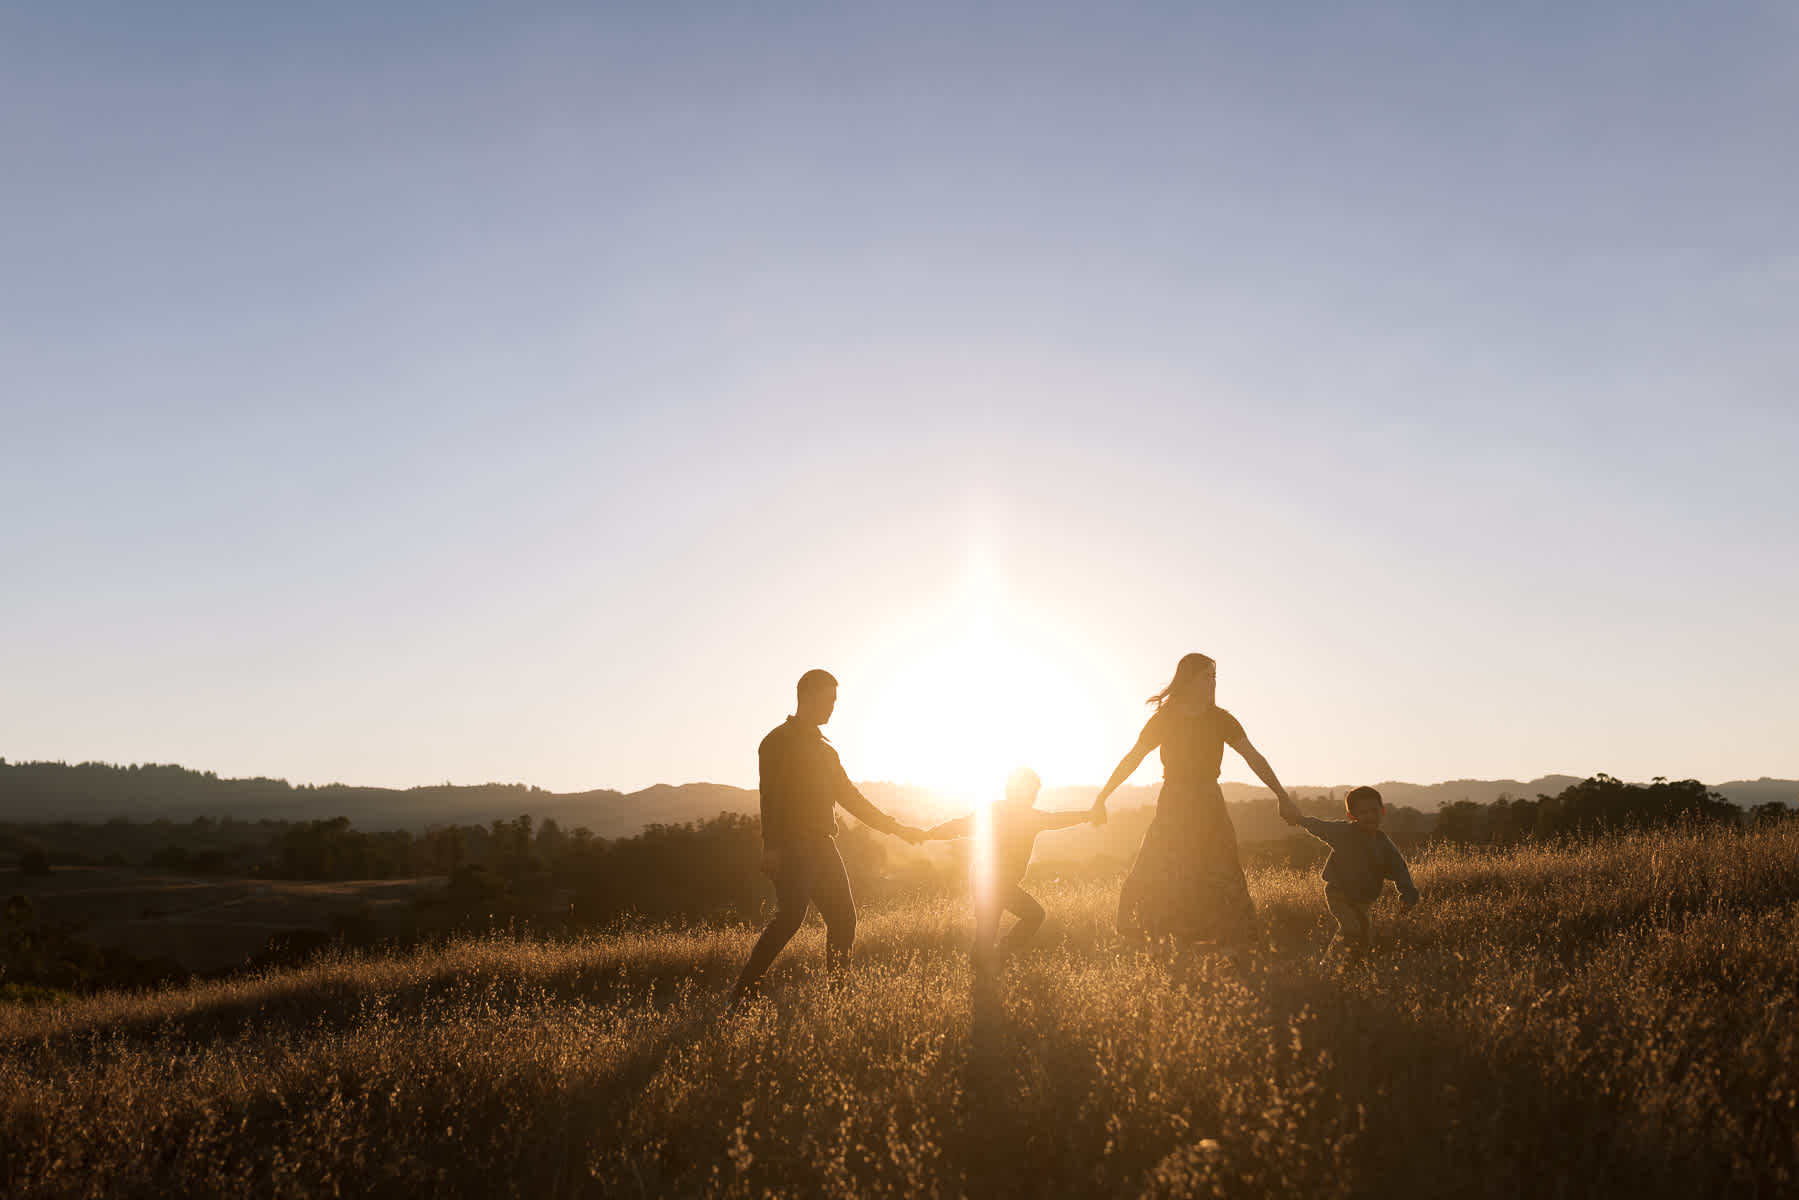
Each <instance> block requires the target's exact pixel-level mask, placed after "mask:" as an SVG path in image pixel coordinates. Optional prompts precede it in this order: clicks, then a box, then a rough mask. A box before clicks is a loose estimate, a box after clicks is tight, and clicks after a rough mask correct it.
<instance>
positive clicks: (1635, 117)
mask: <svg viewBox="0 0 1799 1200" xmlns="http://www.w3.org/2000/svg"><path fill="white" fill-rule="evenodd" d="M1796 112H1799V17H1795V15H1794V12H1793V10H1792V8H1791V7H1790V6H1787V5H1779V4H1772V3H1769V4H1754V3H1750V4H1726V5H1719V6H1712V7H1710V8H1703V9H1701V8H1695V7H1692V6H1684V5H1642V4H1610V5H1607V4H1600V5H1586V6H1581V7H1580V8H1579V9H1578V11H1569V10H1567V9H1566V8H1565V6H1559V5H1548V4H1525V5H1509V6H1492V5H1472V4H1459V3H1457V4H1425V3H1421V2H1420V3H1391V4H1368V5H1353V6H1341V5H1330V6H1324V5H1320V6H1316V7H1315V8H1309V9H1308V8H1306V7H1304V6H1301V7H1297V8H1296V7H1293V6H1280V8H1279V11H1278V12H1276V11H1275V10H1273V9H1271V8H1270V7H1269V6H1257V5H1247V4H1242V5H1231V4H1226V5H1143V6H1136V5H1124V6H1086V5H1043V4H1029V5H1024V4H1018V5H993V6H982V7H981V9H980V11H978V12H970V11H964V10H963V6H957V5H934V4H920V5H906V6H875V5H854V4H852V5H782V4H776V5H759V6H754V8H753V11H752V10H751V9H748V8H744V7H742V6H728V5H712V4H658V5H643V6H638V7H621V6H597V7H596V6H586V5H572V4H571V5H562V4H539V5H506V6H498V5H495V6H479V5H453V4H446V5H398V4H396V5H383V6H378V11H377V8H376V7H371V6H364V5H350V4H341V5H339V4H323V5H308V6H297V7H295V8H293V9H292V10H279V11H277V10H269V11H266V12H265V11H260V10H252V9H246V8H244V7H243V6H240V5H223V4H220V5H197V4H186V5H184V4H165V5H156V6H150V7H146V6H141V5H84V4H79V3H75V4H24V5H16V6H11V7H9V8H8V9H6V10H5V11H4V12H0V145H3V146H4V149H5V161H6V170H5V172H4V175H3V176H0V264H3V265H4V273H5V278H6V280H7V286H6V287H5V288H3V289H0V362H3V363H4V368H3V374H0V434H4V440H3V444H4V446H5V466H6V469H5V471H4V472H3V473H0V503H3V504H4V506H5V511H7V512H8V513H9V514H12V519H10V520H8V521H6V522H5V523H4V525H3V526H0V554H3V555H4V557H5V561H6V562H7V564H8V567H9V569H8V571H7V572H6V583H7V586H6V587H5V588H4V589H3V590H0V620H4V624H5V628H6V629H7V630H8V636H7V638H6V639H5V642H4V649H0V677H4V679H5V680H6V681H7V686H6V687H5V688H4V689H0V754H4V755H5V756H6V757H7V758H8V759H11V760H15V761H17V760H27V759H40V758H50V759H56V758H62V759H67V760H69V761H78V760H83V759H101V760H106V761H118V762H128V761H178V762H182V763H185V764H188V765H192V766H197V767H202V768H209V769H216V770H219V771H220V772H221V773H227V774H268V775H276V776H282V777H286V778H289V779H291V780H293V781H295V782H315V783H322V782H328V781H332V780H342V781H345V782H355V783H368V784H388V785H394V786H406V785H411V784H422V783H435V782H442V781H444V780H446V779H448V780H451V781H454V782H461V783H474V782H483V781H487V780H507V781H510V780H519V781H524V782H530V783H535V784H540V785H542V786H545V787H551V788H554V789H557V790H573V789H578V788H587V787H600V786H615V787H624V788H635V787H641V786H645V785H648V784H650V783H655V782H682V781H687V780H698V779H711V780H717V781H721V782H728V783H737V784H743V785H753V783H754V747H755V743H756V741H757V739H758V738H759V737H760V735H761V733H762V732H763V731H764V730H765V729H766V728H767V727H768V726H770V725H772V724H774V723H775V722H776V721H778V720H779V719H780V717H781V716H782V715H783V714H784V713H785V712H787V711H789V710H790V707H791V687H792V682H793V680H794V679H795V678H797V676H798V675H799V673H800V672H801V671H803V670H804V669H806V668H808V667H811V666H818V665H822V666H827V667H829V668H831V669H832V670H833V671H835V672H836V673H837V674H838V676H839V677H840V679H842V681H843V688H844V690H843V700H842V703H841V705H840V708H839V715H838V718H837V720H835V721H834V722H833V724H832V727H831V729H832V733H833V735H834V737H835V738H836V740H837V741H838V743H839V745H840V747H841V748H842V749H843V752H844V756H845V758H846V761H847V762H848V763H849V765H850V768H851V770H852V772H853V773H855V774H856V775H858V776H859V777H868V778H877V777H878V778H895V779H915V780H920V781H932V782H944V783H949V784H953V785H955V786H963V787H969V788H979V787H982V786H985V783H984V781H986V780H988V779H994V780H997V778H998V776H995V775H993V774H992V773H991V772H992V771H994V770H998V769H1003V767H1004V766H1009V765H1014V764H1015V763H1019V762H1028V763H1032V764H1033V765H1036V766H1038V767H1039V769H1040V770H1041V771H1042V772H1043V774H1044V776H1045V778H1046V780H1048V781H1049V782H1051V783H1074V782H1092V783H1094V784H1097V783H1098V782H1099V781H1101V780H1102V779H1103V778H1104V777H1105V775H1106V773H1107V772H1108V771H1109V770H1110V767H1111V765H1112V763H1113V762H1114V761H1115V760H1116V758H1117V756H1118V755H1119V754H1120V753H1122V752H1123V750H1124V749H1125V748H1126V747H1127V746H1128V744H1129V742H1130V740H1131V738H1132V736H1133V734H1134V732H1135V728H1136V725H1137V723H1138V722H1139V721H1140V720H1141V719H1142V716H1143V715H1144V714H1143V709H1142V705H1141V700H1142V697H1143V696H1145V695H1148V694H1149V693H1150V692H1151V691H1153V690H1155V689H1156V688H1157V687H1159V686H1160V684H1161V683H1162V682H1163V681H1164V680H1165V679H1166V677H1167V675H1168V674H1169V672H1170V671H1171V670H1172V667H1173V664H1174V661H1175V659H1176V658H1178V657H1179V655H1180V654H1181V653H1183V652H1185V651H1187V650H1191V649H1200V650H1204V651H1206V652H1208V653H1211V654H1213V655H1215V656H1216V657H1218V658H1219V659H1220V662H1221V669H1222V677H1221V683H1220V698H1221V702H1222V703H1224V704H1225V705H1226V706H1228V707H1231V708H1232V709H1233V711H1236V712H1237V714H1238V715H1239V716H1240V717H1241V718H1243V720H1244V721H1245V723H1246V725H1247V726H1248V727H1249V729H1250V732H1251V735H1252V737H1253V738H1254V739H1255V740H1256V742H1257V744H1258V745H1259V746H1260V747H1261V748H1262V749H1263V750H1264V752H1265V753H1267V755H1268V756H1269V758H1270V759H1271V761H1272V762H1273V763H1274V765H1275V767H1276V769H1277V770H1278V771H1280V772H1281V774H1282V776H1283V778H1286V779H1288V780H1289V781H1290V782H1295V783H1317V784H1337V783H1351V782H1362V781H1366V780H1378V779H1391V778H1398V779H1408V780H1413V781H1418V782H1428V781H1433V780H1438V779H1444V778H1456V777H1506V776H1509V777H1518V778H1528V777H1531V776H1533V775H1536V774H1541V773H1546V772H1567V773H1573V774H1588V773H1592V772H1595V771H1608V772H1610V773H1612V774H1615V775H1620V776H1623V777H1626V778H1647V777H1649V776H1651V775H1668V776H1671V777H1687V776H1692V777H1697V778H1701V779H1705V780H1707V781H1710V782H1720V781H1723V780H1725V779H1729V778H1740V777H1755V776H1758V775H1785V776H1789V777H1791V776H1795V775H1799V748H1796V744H1795V743H1794V741H1793V740H1792V737H1791V734H1790V730H1791V729H1793V728H1795V727H1799V700H1796V699H1795V696H1799V690H1796V689H1794V688H1793V686H1792V684H1791V680H1792V679H1794V678H1795V677H1799V641H1796V639H1795V637H1794V635H1793V620H1792V616H1791V614H1792V612H1793V611H1795V608H1796V601H1799V568H1796V567H1795V566H1794V565H1793V561H1794V557H1795V556H1794V555H1793V553H1792V551H1791V546H1792V543H1793V540H1794V536H1793V535H1794V533H1795V531H1796V530H1799V487H1796V484H1795V473H1794V470H1793V463H1794V461H1795V453H1796V451H1799V406H1796V405H1795V403H1794V397H1795V396H1796V395H1799V339H1795V338H1794V337H1793V332H1792V331H1793V330H1794V329H1795V328H1799V236H1795V235H1796V234H1799V229H1796V228H1795V223H1796V222H1795V217H1794V215H1793V214H1795V213H1799V154H1796V153H1795V151H1794V149H1793V146H1794V142H1793V139H1792V136H1791V129H1792V124H1793V119H1794V115H1795V113H1796ZM1152 771H1153V768H1145V776H1146V777H1148V775H1149V774H1150V773H1151V772H1152ZM1233 771H1235V775H1234V776H1233V775H1232V772H1233ZM1227 777H1238V778H1247V777H1248V776H1247V774H1246V773H1245V772H1244V771H1243V769H1242V768H1241V766H1240V764H1237V763H1236V762H1235V760H1234V759H1233V760H1232V761H1231V762H1230V763H1229V764H1227ZM995 786H997V783H996V784H995Z"/></svg>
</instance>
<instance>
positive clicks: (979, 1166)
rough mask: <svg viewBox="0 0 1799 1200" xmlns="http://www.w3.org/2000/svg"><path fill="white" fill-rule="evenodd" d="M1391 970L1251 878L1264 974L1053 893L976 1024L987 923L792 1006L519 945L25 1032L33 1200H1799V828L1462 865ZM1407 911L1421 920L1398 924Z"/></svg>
mask: <svg viewBox="0 0 1799 1200" xmlns="http://www.w3.org/2000/svg"><path fill="white" fill-rule="evenodd" d="M1414 875H1415V878H1416V879H1417V882H1418V884H1419V887H1420V888H1421V890H1422V891H1423V894H1424V903H1423V905H1422V906H1421V907H1420V908H1419V909H1417V910H1416V911H1415V912H1414V913H1412V914H1410V915H1408V916H1400V915H1399V914H1398V912H1397V905H1396V904H1394V903H1393V902H1392V901H1391V899H1390V898H1389V899H1388V900H1386V901H1383V902H1382V903H1381V904H1380V905H1378V906H1377V910H1376V911H1377V922H1378V928H1379V936H1380V941H1381V950H1380V953H1379V954H1377V956H1376V957H1375V959H1374V960H1373V961H1372V962H1371V963H1369V964H1366V965H1352V966H1348V967H1343V966H1342V965H1341V964H1327V963H1324V962H1321V961H1320V959H1321V952H1322V950H1323V949H1324V946H1325V944H1326V941H1327V940H1328V931H1329V921H1328V917H1327V916H1326V914H1325V910H1324V905H1323V901H1322V890H1321V885H1320V884H1319V882H1318V881H1317V879H1316V876H1315V874H1313V873H1311V872H1305V873H1302V872H1299V871H1295V870H1291V869H1284V868H1278V867H1265V868H1257V869H1252V871H1251V873H1250V888H1251V892H1252V894H1253V895H1254V897H1255V899H1256V901H1257V904H1258V906H1259V909H1260V911H1261V916H1262V929H1263V934H1264V945H1263V947H1262V948H1261V950H1260V952H1259V953H1258V954H1256V955H1255V956H1254V958H1253V959H1252V960H1251V961H1250V962H1249V963H1248V964H1247V965H1246V966H1244V967H1243V968H1241V969H1238V968H1235V967H1233V966H1231V965H1230V964H1228V963H1225V962H1222V961H1220V960H1216V959H1212V958H1207V957H1198V958H1194V959H1190V960H1189V959H1181V958H1171V957H1169V956H1167V955H1163V954H1153V953H1145V952H1143V951H1140V950H1135V949H1131V948H1129V947H1126V946H1124V945H1121V944H1120V943H1119V942H1118V940H1117V939H1116V937H1115V936H1114V935H1113V933H1112V932H1111V906H1112V904H1113V902H1114V899H1115V897H1116V885H1115V882H1113V883H1105V882H1100V883H1095V882H1090V881H1081V882H1067V883H1059V882H1056V881H1053V880H1050V881H1043V882H1041V883H1039V884H1033V885H1032V887H1033V890H1034V891H1035V892H1036V894H1037V895H1038V896H1039V898H1040V899H1042V900H1043V901H1044V903H1045V904H1046V906H1047V907H1048V908H1049V910H1050V914H1051V918H1050V923H1049V924H1048V926H1046V928H1045V930H1044V935H1043V937H1042V938H1041V940H1040V944H1039V945H1038V946H1036V947H1035V948H1034V949H1033V950H1031V951H1029V952H1027V953H1025V954H1023V955H1022V956H1020V957H1018V958H1016V959H1014V960H1013V961H1012V962H1011V963H1009V964H1008V966H1007V967H1006V970H1005V972H1004V975H1003V977H1002V978H1001V979H1000V980H999V981H998V982H997V983H996V984H993V985H991V986H981V987H976V986H975V982H974V976H973V975H972V973H971V971H970V969H969V966H968V962H967V957H966V954H965V953H964V944H965V942H966V939H967V937H968V936H969V933H970V928H971V921H970V917H969V914H968V911H967V907H966V905H965V904H964V903H963V901H962V899H961V898H960V897H957V896H943V895H917V896H913V897H910V898H906V899H901V900H894V901H884V902H882V903H879V904H871V905H869V906H867V907H865V909H864V911H863V914H862V921H861V924H860V931H859V940H858V949H857V959H856V963H855V966H854V968H853V970H852V972H851V975H850V978H849V980H848V981H847V983H846V985H845V986H843V987H842V988H841V989H839V990H833V989H830V988H827V987H826V986H825V981H824V978H823V972H822V970H821V959H822V943H823V936H822V932H821V931H820V930H819V929H818V928H817V927H816V926H815V925H808V927H807V928H806V929H805V930H804V931H802V933H801V935H800V936H799V938H797V939H796V941H795V943H794V945H793V946H792V947H791V948H790V949H789V951H788V952H787V954H785V955H783V956H782V958H781V959H780V960H778V961H777V963H776V966H775V969H774V971H773V972H772V973H771V975H770V977H769V980H768V997H767V998H766V999H764V1000H761V1001H758V1002H756V1003H755V1004H754V1005H753V1006H751V1007H750V1008H749V1009H748V1010H747V1011H745V1012H743V1013H741V1014H738V1015H736V1016H732V1017H725V1016H723V1015H722V1012H721V1009H722V1004H721V1001H722V998H723V996H724V994H725V992H726V991H727V989H728V987H729V985H730V983H731V980H732V979H733V978H734V976H735V973H736V971H737V969H738V967H739V965H740V964H741V963H742V961H743V959H744V957H745V955H746V954H747V952H748V950H749V947H750V944H751V942H752V941H753V939H754V937H755V930H754V929H753V928H750V927H748V926H741V925H740V926H725V927H692V928H674V927H638V928H621V929H619V930H616V931H613V932H610V933H607V934H604V935H596V936H589V937H583V938H579V939H572V940H566V941H543V940H513V939H507V938H483V939H470V940H463V941H458V942H455V943H452V944H449V945H447V946H441V947H436V948H430V949H420V950H413V951H407V952H405V953H401V954H396V955H393V956H389V957H379V956H342V957H337V958H330V959H325V960H321V961H319V962H316V963H315V964H313V965H311V966H307V967H303V968H298V969H288V970H281V971H270V972H266V973H263V974H261V975H257V976H255V977H251V978H245V979H238V980H231V981H213V982H205V983H199V984H194V985H191V986H186V987H180V988H171V989H167V990H161V991H155V992H140V993H110V994H101V995H96V996H91V997H87V998H83V999H78V1000H74V1001H70V1002H66V1003H55V1004H17V1003H15V1004H8V1005H5V1006H0V1105H3V1106H4V1112H3V1119H0V1131H3V1139H4V1140H3V1141H0V1179H3V1180H4V1181H5V1184H6V1188H5V1190H6V1192H7V1193H8V1194H9V1195H13V1196H20V1197H49V1196H71V1197H73V1196H121V1195H185V1196H196V1195H244V1194H254V1195H261V1196H317V1195H328V1194H343V1195H393V1196H411V1195H460V1196H496V1195H519V1196H584V1195H603V1196H614V1195H616V1196H682V1195H694V1196H698V1195H763V1194H771V1193H774V1194H790V1195H844V1196H848V1195H857V1196H866V1195H881V1194H901V1195H946V1196H956V1195H973V1196H995V1195H998V1196H1007V1195H1018V1196H1038V1195H1094V1196H1115V1195H1262V1194H1272V1195H1298V1194H1305V1195H1309V1196H1322V1195H1350V1194H1369V1193H1373V1192H1383V1193H1388V1192H1390V1193H1393V1194H1414V1195H1420V1196H1442V1195H1460V1196H1507V1197H1511V1196H1518V1195H1523V1194H1529V1195H1533V1196H1537V1197H1555V1196H1593V1195H1630V1196H1669V1197H1673V1196H1679V1197H1683V1198H1689V1197H1694V1196H1775V1195H1782V1194H1785V1195H1791V1194H1793V1193H1794V1191H1795V1189H1799V1002H1796V1000H1795V995H1796V993H1799V821H1793V820H1788V821H1784V822H1778V823H1772V824H1768V825H1764V826H1759V827H1755V828H1751V829H1748V830H1743V831H1738V830H1724V829H1710V830H1694V831H1689V832H1661V833H1641V834H1626V835H1618V836H1614V837H1610V838H1606V839H1603V840H1600V841H1593V842H1587V843H1573V844H1569V845H1567V846H1565V847H1560V848H1558V847H1534V846H1526V847H1523V848H1516V849H1512V850H1507V851H1497V852H1495V851H1478V850H1466V849H1463V850H1458V849H1454V848H1450V847H1441V848H1433V849H1432V850H1430V851H1427V852H1424V853H1421V854H1419V855H1418V856H1417V857H1416V859H1415V862H1414ZM1389 896H1390V894H1389Z"/></svg>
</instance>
